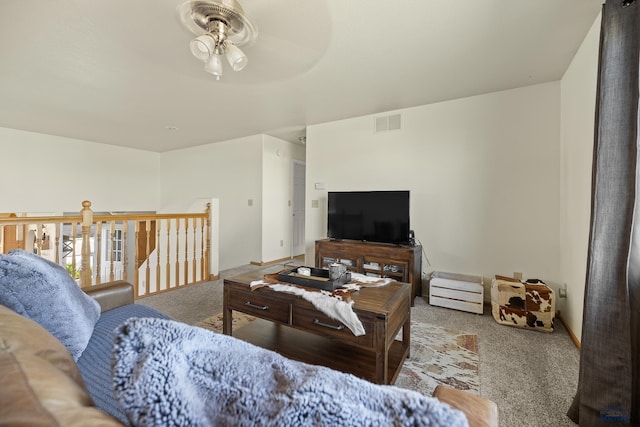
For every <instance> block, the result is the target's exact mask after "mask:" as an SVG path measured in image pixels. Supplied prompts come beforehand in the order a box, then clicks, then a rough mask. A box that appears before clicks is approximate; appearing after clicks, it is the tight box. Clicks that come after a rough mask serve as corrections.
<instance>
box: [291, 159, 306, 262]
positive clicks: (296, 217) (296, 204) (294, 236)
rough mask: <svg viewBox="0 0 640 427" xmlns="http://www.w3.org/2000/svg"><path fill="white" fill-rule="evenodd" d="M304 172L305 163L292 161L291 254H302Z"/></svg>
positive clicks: (303, 250) (303, 249)
mask: <svg viewBox="0 0 640 427" xmlns="http://www.w3.org/2000/svg"><path fill="white" fill-rule="evenodd" d="M305 173H306V164H305V163H304V162H301V161H299V160H294V161H293V187H292V188H293V194H292V195H291V204H292V211H293V221H292V222H291V223H292V227H291V256H292V257H294V256H297V255H301V254H304V252H305V248H304V204H305V200H304V199H305Z"/></svg>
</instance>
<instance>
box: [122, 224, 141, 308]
mask: <svg viewBox="0 0 640 427" xmlns="http://www.w3.org/2000/svg"><path fill="white" fill-rule="evenodd" d="M128 230H129V221H123V222H122V280H127V268H129V258H128V256H129V254H128V253H127V231H128ZM137 297H138V295H137V294H136V298H137Z"/></svg>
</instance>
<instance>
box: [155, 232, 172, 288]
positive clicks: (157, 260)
mask: <svg viewBox="0 0 640 427" xmlns="http://www.w3.org/2000/svg"><path fill="white" fill-rule="evenodd" d="M161 225H162V220H157V221H156V255H157V256H156V292H158V291H160V226H161ZM168 287H169V286H168V285H167V288H168Z"/></svg>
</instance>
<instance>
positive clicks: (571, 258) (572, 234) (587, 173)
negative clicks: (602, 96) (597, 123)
mask: <svg viewBox="0 0 640 427" xmlns="http://www.w3.org/2000/svg"><path fill="white" fill-rule="evenodd" d="M600 21H601V17H600V16H598V18H597V19H596V21H595V22H594V24H593V26H592V27H591V30H590V31H589V33H588V34H587V37H586V38H585V40H584V41H583V43H582V46H581V47H580V49H579V50H578V52H577V54H576V56H575V57H574V59H573V61H572V62H571V65H570V66H569V68H568V69H567V71H566V72H565V75H564V76H563V78H562V82H561V86H562V108H561V117H562V119H561V122H562V138H561V153H562V154H561V159H562V160H561V176H560V184H561V185H560V188H561V193H560V194H561V202H560V212H561V217H560V224H561V228H560V229H561V234H560V236H561V241H562V246H561V261H562V281H563V283H566V285H567V300H566V304H565V308H564V310H563V312H562V317H563V319H564V320H565V321H566V322H567V324H568V325H569V327H570V328H571V329H572V330H573V332H574V333H575V334H576V336H577V337H578V339H580V337H581V334H582V308H583V301H584V286H585V280H586V269H587V251H588V246H589V221H590V218H591V168H592V156H593V138H594V118H595V101H596V85H597V76H598V46H599V37H600Z"/></svg>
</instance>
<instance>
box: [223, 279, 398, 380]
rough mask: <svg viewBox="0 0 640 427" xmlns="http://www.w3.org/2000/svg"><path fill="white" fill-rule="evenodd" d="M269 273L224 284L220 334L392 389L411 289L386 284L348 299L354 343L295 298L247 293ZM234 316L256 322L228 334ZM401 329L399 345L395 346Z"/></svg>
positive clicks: (340, 326) (266, 292)
mask: <svg viewBox="0 0 640 427" xmlns="http://www.w3.org/2000/svg"><path fill="white" fill-rule="evenodd" d="M278 270H279V269H278V268H276V269H274V268H269V269H265V270H258V271H254V272H251V273H247V274H243V275H239V276H235V277H232V278H229V279H225V280H224V308H223V309H224V314H223V332H224V333H225V334H227V335H232V333H233V335H234V336H235V337H236V338H239V339H242V340H245V341H248V342H250V343H252V344H255V345H258V346H260V347H263V348H267V349H270V350H274V351H277V352H278V353H280V354H282V355H284V356H286V357H289V358H291V359H295V360H300V361H302V362H306V363H311V364H315V365H323V366H328V367H330V368H333V369H336V370H339V371H343V372H348V373H351V374H354V375H356V376H358V377H361V378H364V379H366V380H369V381H371V382H374V383H378V384H393V383H394V382H395V380H396V378H397V376H398V372H399V371H400V368H401V367H402V364H403V362H404V360H405V359H406V358H407V357H408V356H409V345H410V321H411V285H410V284H408V283H400V282H391V283H390V284H389V285H387V286H382V287H378V288H363V289H361V290H360V291H358V292H355V293H353V294H352V297H353V300H354V311H355V313H356V314H357V315H358V318H359V319H360V321H361V322H362V324H363V325H364V328H365V331H366V334H365V335H363V336H359V337H356V336H354V335H353V333H352V332H351V331H350V330H349V329H348V328H346V327H345V326H344V325H343V324H341V323H340V322H338V321H336V320H333V319H331V318H329V317H327V316H325V315H324V314H322V313H321V312H320V311H318V310H316V309H315V308H314V307H313V305H311V303H309V302H307V301H305V300H303V299H302V298H300V297H297V296H295V295H291V294H286V293H283V292H276V291H274V290H272V289H271V288H268V287H262V288H259V289H255V290H251V289H250V287H249V283H251V282H252V281H254V280H260V279H262V278H263V277H264V274H265V273H274V272H277V271H278ZM233 311H240V312H243V313H247V314H250V315H252V316H255V317H258V318H259V319H257V320H255V321H254V322H251V323H250V324H248V325H246V326H244V327H242V328H239V329H238V330H237V331H235V332H233V331H232V316H233ZM400 329H402V341H398V340H395V337H396V335H398V333H399V332H400Z"/></svg>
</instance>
